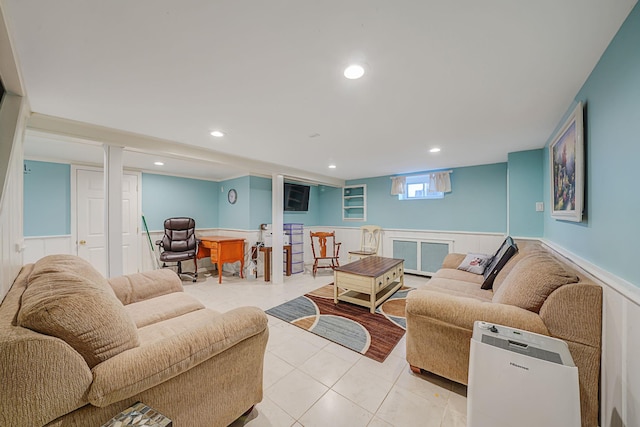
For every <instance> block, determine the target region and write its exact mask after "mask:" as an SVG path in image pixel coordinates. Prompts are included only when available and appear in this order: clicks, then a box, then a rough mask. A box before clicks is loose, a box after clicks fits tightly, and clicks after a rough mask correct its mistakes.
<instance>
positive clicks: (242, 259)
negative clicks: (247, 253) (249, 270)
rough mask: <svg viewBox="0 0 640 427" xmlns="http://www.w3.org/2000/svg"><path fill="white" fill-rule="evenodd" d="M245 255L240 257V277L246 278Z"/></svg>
mask: <svg viewBox="0 0 640 427" xmlns="http://www.w3.org/2000/svg"><path fill="white" fill-rule="evenodd" d="M243 271H244V257H243V258H241V259H240V278H241V279H244V273H243Z"/></svg>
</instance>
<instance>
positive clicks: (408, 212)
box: [320, 163, 507, 233]
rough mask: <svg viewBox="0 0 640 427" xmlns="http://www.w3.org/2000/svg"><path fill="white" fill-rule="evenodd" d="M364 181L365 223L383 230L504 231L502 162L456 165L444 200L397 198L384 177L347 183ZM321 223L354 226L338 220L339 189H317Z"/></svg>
mask: <svg viewBox="0 0 640 427" xmlns="http://www.w3.org/2000/svg"><path fill="white" fill-rule="evenodd" d="M354 184H366V185H367V221H366V223H369V224H376V225H380V226H381V227H383V228H399V229H424V230H450V231H475V232H498V233H504V232H506V221H507V215H506V211H507V164H506V163H496V164H491V165H482V166H470V167H463V168H456V169H454V170H453V173H452V174H451V188H452V192H451V193H447V194H445V197H444V199H434V200H398V196H392V195H391V179H390V177H389V176H382V177H376V178H367V179H359V180H352V181H348V182H347V185H354ZM321 194H322V196H321V200H320V201H321V204H322V206H323V209H322V211H321V216H320V218H321V221H322V225H326V226H331V225H342V226H359V225H362V224H363V222H362V221H343V220H342V213H341V212H342V201H341V194H342V193H341V191H340V189H336V190H333V189H329V188H325V190H324V192H322V193H321Z"/></svg>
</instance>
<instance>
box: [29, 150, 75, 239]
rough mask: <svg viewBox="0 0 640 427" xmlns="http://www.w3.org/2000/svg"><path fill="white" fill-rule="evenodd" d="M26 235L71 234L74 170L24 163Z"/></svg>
mask: <svg viewBox="0 0 640 427" xmlns="http://www.w3.org/2000/svg"><path fill="white" fill-rule="evenodd" d="M24 164H25V166H26V169H27V173H25V174H24V220H23V221H24V235H25V236H31V237H34V236H59V235H68V234H71V166H70V165H66V164H61V163H50V162H36V161H31V160H25V162H24Z"/></svg>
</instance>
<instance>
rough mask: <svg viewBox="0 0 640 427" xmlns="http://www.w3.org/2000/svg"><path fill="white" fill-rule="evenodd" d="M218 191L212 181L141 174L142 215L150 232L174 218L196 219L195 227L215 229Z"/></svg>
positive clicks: (159, 228)
mask: <svg viewBox="0 0 640 427" xmlns="http://www.w3.org/2000/svg"><path fill="white" fill-rule="evenodd" d="M219 188H220V186H219V184H218V183H217V182H213V181H204V180H200V179H190V178H179V177H175V176H168V175H155V174H150V173H143V174H142V213H143V214H144V216H145V219H146V220H147V226H148V227H149V230H151V231H153V230H156V231H158V230H163V229H164V220H165V219H167V218H171V217H176V216H186V217H191V218H193V219H195V220H196V228H216V227H218V199H219V198H218V197H216V195H218V194H219V193H220V189H219ZM225 201H226V194H225Z"/></svg>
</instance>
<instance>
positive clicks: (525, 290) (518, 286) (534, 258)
mask: <svg viewBox="0 0 640 427" xmlns="http://www.w3.org/2000/svg"><path fill="white" fill-rule="evenodd" d="M578 280H579V278H578V276H576V275H575V274H573V273H571V272H569V271H568V270H567V269H566V268H564V266H563V265H562V264H560V263H559V262H558V261H556V260H555V259H554V258H553V257H551V256H550V255H547V254H541V253H534V254H531V255H527V256H525V257H524V258H522V259H521V260H519V261H518V263H517V264H516V265H515V266H514V267H513V269H512V270H511V272H510V273H509V274H508V275H507V277H506V278H505V279H504V281H503V282H502V285H500V288H499V289H498V290H497V291H496V293H495V294H494V295H493V302H495V303H499V304H509V305H515V306H517V307H520V308H524V309H525V310H529V311H533V312H534V313H538V312H539V311H540V308H542V304H544V302H545V301H546V299H547V297H548V296H549V295H551V293H552V292H553V291H555V290H556V289H557V288H559V287H560V286H562V285H566V284H569V283H577V282H578Z"/></svg>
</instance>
